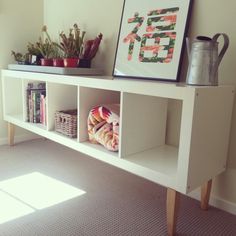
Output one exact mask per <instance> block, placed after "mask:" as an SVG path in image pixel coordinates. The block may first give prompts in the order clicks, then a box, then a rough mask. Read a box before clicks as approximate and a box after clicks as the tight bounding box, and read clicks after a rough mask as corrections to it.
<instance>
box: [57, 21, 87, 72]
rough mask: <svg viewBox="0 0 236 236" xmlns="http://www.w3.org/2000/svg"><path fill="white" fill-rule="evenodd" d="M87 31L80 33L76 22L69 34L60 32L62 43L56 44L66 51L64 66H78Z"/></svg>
mask: <svg viewBox="0 0 236 236" xmlns="http://www.w3.org/2000/svg"><path fill="white" fill-rule="evenodd" d="M84 36H85V31H82V33H80V29H79V28H78V25H77V24H74V27H73V29H70V31H69V35H68V36H67V35H66V34H65V33H64V32H61V33H60V39H61V41H60V43H59V44H56V45H57V46H58V47H59V48H60V49H61V50H62V51H63V52H64V66H65V67H77V66H78V63H79V58H80V55H81V53H82V51H83V41H84Z"/></svg>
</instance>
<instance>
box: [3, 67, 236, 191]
mask: <svg viewBox="0 0 236 236" xmlns="http://www.w3.org/2000/svg"><path fill="white" fill-rule="evenodd" d="M106 78H107V79H106ZM31 80H33V81H44V82H46V85H47V86H46V87H47V105H48V106H47V120H48V125H47V127H46V128H45V127H42V125H38V124H32V123H28V122H25V120H24V118H23V113H24V112H23V111H24V98H23V97H24V89H25V86H24V84H25V83H26V82H28V81H31ZM2 89H3V112H4V119H5V120H6V121H8V122H9V123H11V124H14V125H17V126H20V127H22V128H25V129H27V130H30V131H32V132H34V133H37V134H39V135H41V136H44V137H47V138H48V139H51V140H53V141H56V142H58V143H61V144H63V145H66V146H68V147H70V148H73V149H75V150H77V151H80V152H82V153H85V154H87V155H88V156H92V157H94V158H97V159H99V160H101V161H104V162H106V163H109V164H111V165H114V166H117V167H119V168H122V169H124V170H127V171H129V172H131V173H134V174H136V175H139V176H141V177H144V178H146V179H149V180H151V181H153V182H155V183H158V184H160V185H163V186H165V187H168V188H171V189H174V190H176V191H178V192H181V193H184V194H186V193H188V192H190V191H192V190H193V189H195V188H197V187H199V186H201V185H202V184H203V183H205V182H206V181H208V180H210V179H212V178H214V177H215V176H216V175H218V174H219V173H221V172H223V171H224V170H225V165H226V158H227V148H228V142H229V132H230V123H231V115H232V107H233V99H234V87H232V86H217V87H207V86H206V87H200V86H199V87H197V86H186V85H184V84H179V83H164V82H157V81H141V80H130V79H114V80H111V78H110V77H106V76H100V77H97V76H65V75H55V74H43V73H33V72H23V71H11V70H2ZM13 91H14V95H13V94H12V93H13ZM109 103H119V104H120V137H119V138H120V148H119V152H117V153H116V152H110V151H107V150H106V149H105V148H104V147H102V146H101V145H97V144H91V143H90V142H89V141H88V135H87V116H88V113H89V110H90V109H91V108H92V107H93V106H96V105H101V104H109ZM72 108H77V110H78V137H77V138H76V139H70V138H68V137H66V136H63V135H61V134H59V133H57V132H55V131H54V113H55V111H56V110H66V109H72Z"/></svg>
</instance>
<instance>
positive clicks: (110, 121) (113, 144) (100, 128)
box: [88, 104, 120, 151]
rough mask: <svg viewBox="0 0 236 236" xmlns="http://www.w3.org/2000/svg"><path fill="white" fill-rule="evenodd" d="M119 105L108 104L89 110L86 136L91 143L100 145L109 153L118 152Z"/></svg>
mask: <svg viewBox="0 0 236 236" xmlns="http://www.w3.org/2000/svg"><path fill="white" fill-rule="evenodd" d="M119 123H120V105H119V104H108V105H101V106H96V107H94V108H92V109H91V111H90V112H89V116H88V135H89V140H90V141H91V142H92V143H100V144H102V145H103V146H104V147H105V148H106V149H108V150H110V151H118V150H119Z"/></svg>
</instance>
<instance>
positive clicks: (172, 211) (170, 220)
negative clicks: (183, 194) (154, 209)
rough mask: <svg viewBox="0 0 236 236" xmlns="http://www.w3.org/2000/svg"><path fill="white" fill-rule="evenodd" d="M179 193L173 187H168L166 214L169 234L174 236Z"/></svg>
mask: <svg viewBox="0 0 236 236" xmlns="http://www.w3.org/2000/svg"><path fill="white" fill-rule="evenodd" d="M179 196H180V195H179V193H178V192H177V191H175V190H173V189H171V188H168V189H167V198H166V210H167V212H166V216H167V232H168V236H173V235H174V234H175V229H176V221H177V211H178V206H179Z"/></svg>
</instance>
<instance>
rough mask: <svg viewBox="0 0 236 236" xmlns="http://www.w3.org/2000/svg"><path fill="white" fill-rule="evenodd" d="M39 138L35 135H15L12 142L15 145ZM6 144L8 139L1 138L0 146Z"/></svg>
mask: <svg viewBox="0 0 236 236" xmlns="http://www.w3.org/2000/svg"><path fill="white" fill-rule="evenodd" d="M37 138H40V136H38V135H36V134H24V135H16V136H15V137H14V142H15V143H20V142H25V141H28V140H32V139H37ZM6 144H8V139H7V138H1V139H0V145H6Z"/></svg>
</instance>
